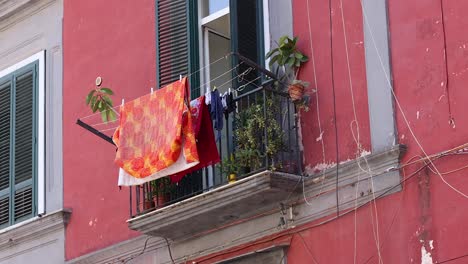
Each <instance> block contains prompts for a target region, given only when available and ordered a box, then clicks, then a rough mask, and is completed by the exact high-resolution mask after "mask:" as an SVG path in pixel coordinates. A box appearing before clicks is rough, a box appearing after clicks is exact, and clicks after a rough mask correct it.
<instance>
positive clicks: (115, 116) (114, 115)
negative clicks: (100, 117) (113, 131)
mask: <svg viewBox="0 0 468 264" xmlns="http://www.w3.org/2000/svg"><path fill="white" fill-rule="evenodd" d="M107 111H109V114H108V116H109V121H115V120H116V119H117V115H116V114H115V112H114V110H112V109H108V110H107Z"/></svg>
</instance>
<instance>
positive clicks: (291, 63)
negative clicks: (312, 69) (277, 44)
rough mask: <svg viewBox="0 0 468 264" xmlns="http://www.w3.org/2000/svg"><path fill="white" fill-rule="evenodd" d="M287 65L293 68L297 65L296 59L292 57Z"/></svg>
mask: <svg viewBox="0 0 468 264" xmlns="http://www.w3.org/2000/svg"><path fill="white" fill-rule="evenodd" d="M286 63H287V64H288V65H289V67H292V66H294V64H295V63H296V59H295V58H294V57H290V58H289V59H288V60H287V62H286Z"/></svg>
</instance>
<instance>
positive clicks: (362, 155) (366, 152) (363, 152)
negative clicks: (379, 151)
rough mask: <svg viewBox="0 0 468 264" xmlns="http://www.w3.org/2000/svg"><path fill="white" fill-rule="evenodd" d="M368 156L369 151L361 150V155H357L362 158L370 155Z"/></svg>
mask: <svg viewBox="0 0 468 264" xmlns="http://www.w3.org/2000/svg"><path fill="white" fill-rule="evenodd" d="M370 154H372V153H371V152H370V151H368V150H365V149H363V150H362V151H361V155H359V157H361V158H363V157H365V156H367V155H370Z"/></svg>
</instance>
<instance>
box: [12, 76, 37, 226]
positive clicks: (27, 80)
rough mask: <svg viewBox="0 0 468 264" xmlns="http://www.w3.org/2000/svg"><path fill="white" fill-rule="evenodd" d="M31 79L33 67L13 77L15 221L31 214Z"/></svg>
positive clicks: (33, 149)
mask: <svg viewBox="0 0 468 264" xmlns="http://www.w3.org/2000/svg"><path fill="white" fill-rule="evenodd" d="M35 76H36V73H35V67H33V68H30V69H27V70H26V71H25V72H23V73H21V74H17V75H16V76H15V119H14V120H15V129H14V131H15V137H14V149H15V151H14V154H15V155H14V159H15V162H14V172H15V173H14V181H15V183H14V184H15V187H14V195H15V198H14V221H15V222H16V221H19V220H21V219H22V218H25V217H31V216H32V215H33V214H34V206H33V204H34V178H35V177H34V175H35V169H34V167H35V166H34V165H35V164H34V163H35V162H34V160H35V152H36V151H35V142H34V141H35V133H34V132H35V131H34V130H35V124H34V122H35V118H34V114H35V111H34V108H35V107H34V106H35V104H34V99H35V92H34V91H35Z"/></svg>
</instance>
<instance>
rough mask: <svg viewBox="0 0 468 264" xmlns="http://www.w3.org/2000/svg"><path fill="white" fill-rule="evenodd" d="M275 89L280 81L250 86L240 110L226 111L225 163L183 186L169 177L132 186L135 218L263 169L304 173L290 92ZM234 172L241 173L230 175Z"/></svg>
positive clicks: (188, 177) (199, 173) (220, 145)
mask: <svg viewBox="0 0 468 264" xmlns="http://www.w3.org/2000/svg"><path fill="white" fill-rule="evenodd" d="M275 87H276V85H275V82H274V81H273V80H269V81H267V82H264V83H263V84H261V85H258V86H257V85H255V86H254V87H248V88H247V89H245V90H243V93H239V94H238V96H237V97H235V98H234V105H235V106H236V107H235V109H234V110H233V111H231V112H230V113H225V115H224V128H223V130H222V131H221V132H222V136H221V139H220V140H219V141H218V142H217V147H218V152H219V154H220V156H221V160H222V162H220V163H219V164H217V165H215V166H210V167H207V168H204V169H202V170H199V171H197V172H195V173H191V174H189V175H186V176H185V177H184V178H183V179H182V180H181V181H180V182H178V183H171V182H170V180H169V178H166V179H164V180H161V179H160V180H159V181H157V182H150V183H146V184H143V185H142V186H136V187H134V188H131V189H130V217H131V218H133V217H135V216H139V215H142V214H145V213H148V212H150V211H154V210H156V209H159V208H163V207H166V206H168V205H171V204H174V203H177V202H180V201H182V200H185V199H188V198H190V197H193V196H196V195H199V194H202V193H204V192H207V191H210V190H213V189H215V188H218V187H220V186H224V185H227V184H229V183H230V182H231V183H232V182H235V181H238V180H240V179H242V178H245V177H249V176H251V175H253V174H256V173H258V172H261V171H266V170H272V171H280V172H286V173H291V174H297V175H298V174H301V158H300V157H301V155H300V152H299V144H298V133H297V125H296V124H297V122H296V121H297V120H296V114H295V106H294V104H293V103H291V101H290V100H289V98H288V94H287V93H284V92H281V91H279V88H275ZM249 88H250V90H249ZM230 172H231V173H230ZM233 172H235V174H236V175H235V176H232V175H231V176H230V174H233Z"/></svg>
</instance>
